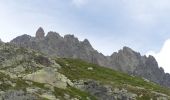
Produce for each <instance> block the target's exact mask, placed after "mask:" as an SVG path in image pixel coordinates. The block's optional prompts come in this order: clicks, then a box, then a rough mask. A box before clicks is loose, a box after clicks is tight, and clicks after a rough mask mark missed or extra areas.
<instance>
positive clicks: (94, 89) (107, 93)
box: [74, 80, 137, 100]
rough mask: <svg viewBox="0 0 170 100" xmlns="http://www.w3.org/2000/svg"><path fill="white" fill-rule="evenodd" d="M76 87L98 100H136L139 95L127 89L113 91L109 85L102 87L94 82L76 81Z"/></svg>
mask: <svg viewBox="0 0 170 100" xmlns="http://www.w3.org/2000/svg"><path fill="white" fill-rule="evenodd" d="M74 84H75V87H76V88H79V89H81V90H84V91H88V92H89V93H90V94H92V95H94V96H96V97H97V99H98V100H136V97H137V95H136V94H134V93H130V92H128V91H127V90H125V89H122V90H119V89H118V88H115V89H114V90H113V89H112V87H111V86H109V85H102V84H100V83H99V82H96V81H93V80H87V81H83V80H80V81H76V82H75V83H74Z"/></svg>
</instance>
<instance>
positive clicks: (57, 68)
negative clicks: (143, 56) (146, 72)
mask: <svg viewBox="0 0 170 100" xmlns="http://www.w3.org/2000/svg"><path fill="white" fill-rule="evenodd" d="M39 39H41V38H39ZM169 99H170V89H169V88H164V87H161V86H159V85H157V84H155V83H152V82H149V81H147V80H146V79H142V78H139V77H135V76H130V75H128V74H125V73H122V72H119V71H114V70H112V69H110V68H106V67H101V66H99V65H96V64H92V63H88V62H85V61H82V60H80V59H71V58H58V57H52V56H51V57H49V56H48V55H46V54H43V53H41V52H39V51H36V50H32V49H28V48H23V47H18V46H16V45H12V44H9V43H3V42H0V100H169Z"/></svg>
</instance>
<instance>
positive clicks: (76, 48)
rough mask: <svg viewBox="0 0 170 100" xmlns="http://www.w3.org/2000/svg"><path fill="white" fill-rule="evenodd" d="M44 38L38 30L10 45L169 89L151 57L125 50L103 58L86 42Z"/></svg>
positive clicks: (51, 36)
mask: <svg viewBox="0 0 170 100" xmlns="http://www.w3.org/2000/svg"><path fill="white" fill-rule="evenodd" d="M44 34H45V33H44V31H43V29H42V28H39V29H38V31H37V33H36V37H31V36H27V35H23V36H19V37H17V38H15V39H13V40H12V41H11V42H10V43H12V44H15V45H18V46H21V47H26V48H31V49H34V50H39V51H41V52H43V53H45V54H48V55H50V56H58V57H64V58H78V59H82V60H85V61H87V62H90V63H94V64H98V65H100V66H106V67H109V68H111V69H114V70H118V71H122V72H125V73H128V74H130V75H136V76H140V77H144V78H146V79H148V80H150V81H153V82H155V83H158V84H160V85H163V86H168V87H170V81H169V80H170V75H169V74H167V73H165V72H164V71H163V69H162V68H160V67H159V66H158V64H157V61H156V60H155V58H154V57H152V56H149V57H146V56H141V55H140V53H138V52H135V51H133V50H132V49H130V48H128V47H124V48H123V49H122V50H119V51H118V52H115V53H113V54H112V55H111V56H104V55H103V54H102V53H99V52H98V51H97V50H95V49H94V48H93V47H92V46H91V44H90V42H89V41H88V40H87V39H85V40H84V41H79V40H78V38H76V37H75V36H74V35H65V36H64V37H62V36H60V35H59V34H58V33H56V32H52V31H50V32H48V34H47V36H45V37H44ZM37 37H38V38H41V41H39V40H37V39H36V38H37Z"/></svg>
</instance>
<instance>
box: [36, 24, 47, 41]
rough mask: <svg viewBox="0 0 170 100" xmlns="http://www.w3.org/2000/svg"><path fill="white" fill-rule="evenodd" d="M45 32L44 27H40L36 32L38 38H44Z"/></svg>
mask: <svg viewBox="0 0 170 100" xmlns="http://www.w3.org/2000/svg"><path fill="white" fill-rule="evenodd" d="M44 35H45V32H44V30H43V28H42V27H40V28H39V29H38V30H37V32H36V38H39V39H41V38H44Z"/></svg>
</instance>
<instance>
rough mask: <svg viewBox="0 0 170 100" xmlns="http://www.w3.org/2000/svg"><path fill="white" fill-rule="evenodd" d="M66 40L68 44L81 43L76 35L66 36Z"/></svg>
mask: <svg viewBox="0 0 170 100" xmlns="http://www.w3.org/2000/svg"><path fill="white" fill-rule="evenodd" d="M64 39H65V40H66V41H68V42H74V43H76V42H77V43H78V42H79V40H78V38H76V37H75V36H74V35H70V34H68V35H65V36H64Z"/></svg>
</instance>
